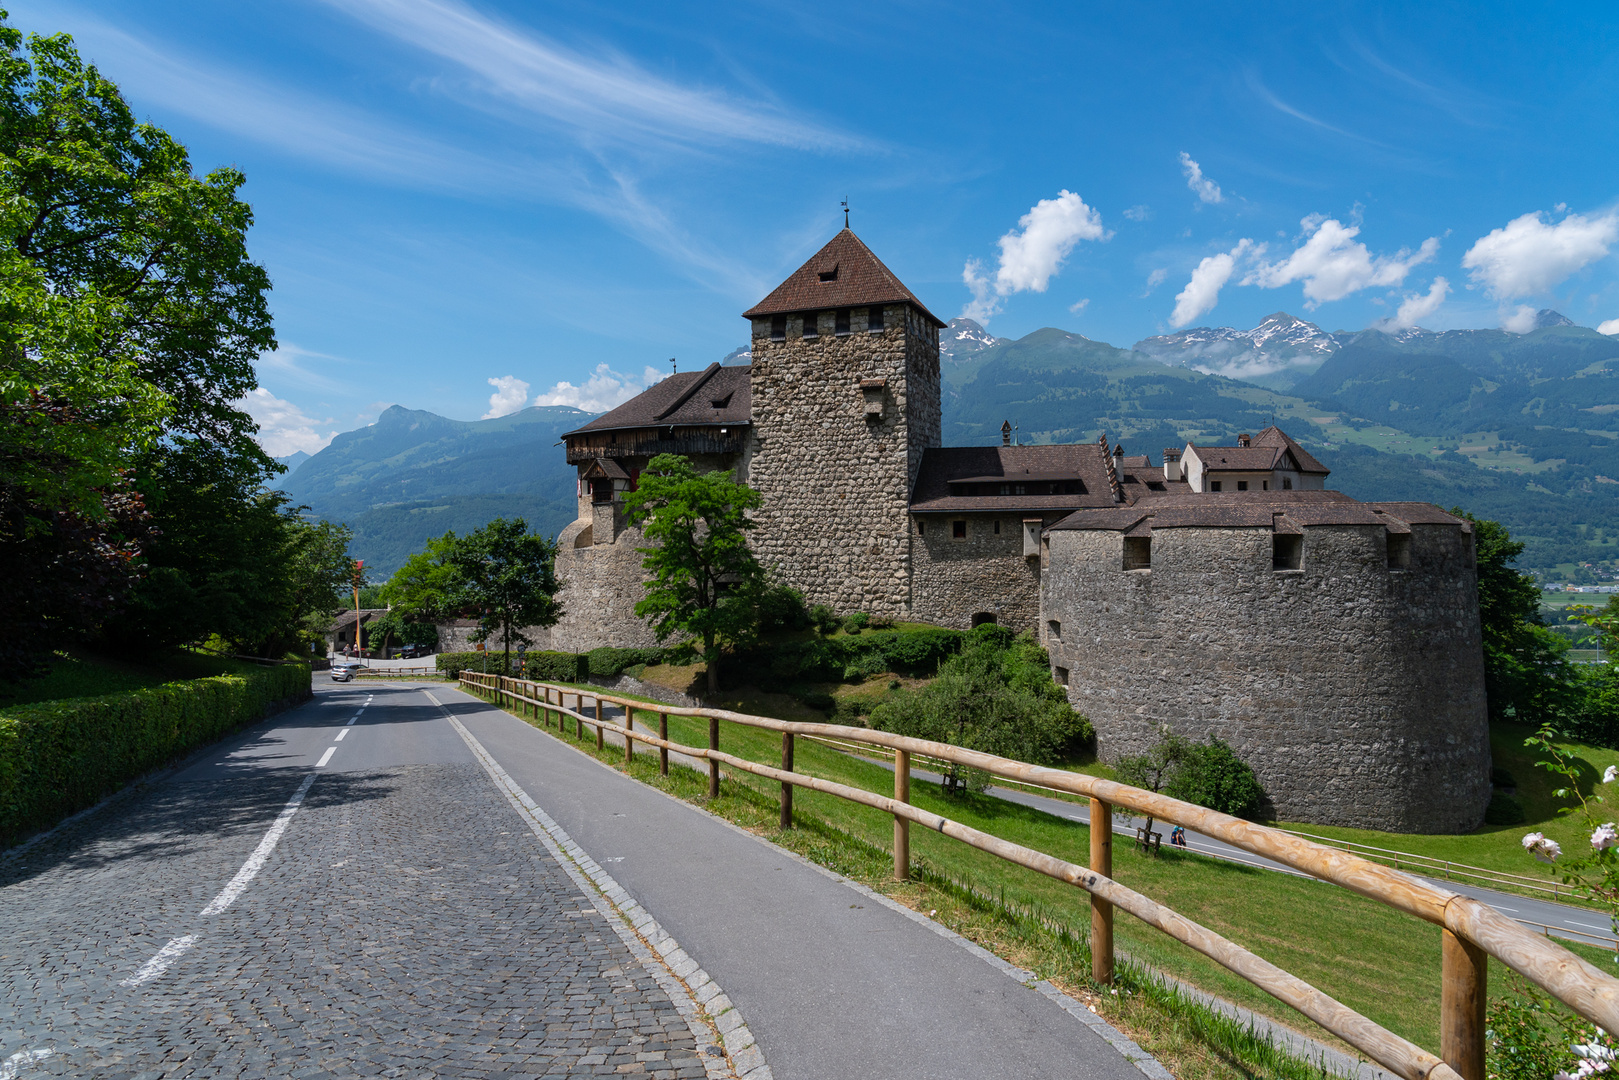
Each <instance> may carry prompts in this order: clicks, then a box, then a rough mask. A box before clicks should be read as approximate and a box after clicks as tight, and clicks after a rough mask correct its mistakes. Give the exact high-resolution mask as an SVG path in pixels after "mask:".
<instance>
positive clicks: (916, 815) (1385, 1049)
mask: <svg viewBox="0 0 1619 1080" xmlns="http://www.w3.org/2000/svg"><path fill="white" fill-rule="evenodd" d="M461 682H462V683H465V684H467V685H468V686H471V687H474V688H476V689H478V690H481V691H483V692H485V693H487V694H492V695H494V696H495V698H496V699H497V701H498V702H500V703H501V704H503V705H506V706H510V707H511V708H513V709H514V710H516V711H519V712H521V713H523V714H525V715H532V716H534V717H535V718H537V719H542V721H543V722H544V723H545V724H547V725H549V724H550V723H551V717H552V715H553V714H555V716H556V718H557V720H556V722H557V726H558V727H559V728H561V727H562V725H563V724H564V723H565V722H566V720H567V719H568V718H570V717H571V718H572V719H573V720H574V721H575V723H576V725H577V727H576V733H577V734H578V735H579V736H581V737H582V736H583V735H584V732H585V727H586V726H587V725H588V726H590V727H592V728H594V729H595V735H596V745H597V748H598V749H600V748H602V746H603V734H604V732H606V731H613V732H617V733H618V734H619V735H621V736H623V737H624V757H625V760H626V761H628V760H630V757H631V755H632V754H633V753H634V749H635V747H634V744H635V743H637V742H641V743H646V744H648V745H649V746H654V747H656V748H657V750H658V758H659V769H660V771H662V772H663V773H665V774H667V773H668V771H669V753H670V751H671V750H672V751H674V752H675V753H677V754H684V755H686V756H687V757H689V758H694V759H699V760H706V761H707V762H708V791H709V794H710V795H718V794H719V788H720V771H719V770H720V766H721V765H725V766H727V767H729V768H732V769H736V770H738V771H740V772H748V773H753V774H754V775H755V776H762V777H766V778H767V779H770V780H776V781H779V782H780V783H781V823H782V826H783V827H784V828H786V827H788V826H790V825H791V824H792V789H793V788H794V787H795V786H796V787H805V788H810V789H812V790H814V791H822V792H826V793H827V794H829V795H836V796H838V797H839V798H843V799H848V800H849V801H851V802H857V803H860V804H862V805H865V806H870V807H874V808H875V809H878V810H881V811H883V812H884V813H887V814H891V815H893V818H894V876H895V877H896V878H900V879H902V880H903V879H904V878H906V877H908V876H909V872H910V871H909V868H910V832H909V828H910V825H911V824H912V823H913V822H914V823H916V824H918V825H921V826H923V827H925V828H928V829H932V830H934V831H935V832H939V833H942V834H943V835H945V836H949V837H951V838H953V839H956V840H959V841H961V842H962V843H964V844H967V845H969V846H971V847H975V848H978V849H979V850H981V851H987V852H989V853H990V854H992V855H995V856H997V857H999V858H1002V859H1005V860H1007V861H1008V862H1012V863H1016V864H1018V865H1019V866H1025V867H1028V868H1029V869H1031V870H1036V871H1038V872H1040V873H1042V874H1046V875H1048V876H1050V877H1053V878H1056V879H1057V880H1059V881H1066V882H1068V883H1069V884H1072V885H1077V886H1078V887H1079V888H1081V889H1084V890H1085V891H1086V892H1087V893H1089V894H1090V903H1091V966H1092V972H1091V973H1092V975H1093V977H1094V978H1095V979H1096V980H1097V981H1098V982H1101V983H1107V982H1111V981H1112V979H1113V909H1114V908H1121V909H1123V910H1124V911H1126V912H1128V913H1129V914H1131V915H1134V916H1135V917H1136V918H1138V919H1140V920H1141V921H1142V922H1144V923H1146V924H1147V925H1148V926H1151V927H1153V928H1155V929H1157V930H1161V931H1162V932H1164V933H1165V934H1168V935H1169V936H1170V937H1172V938H1174V939H1175V940H1177V941H1180V942H1182V943H1184V944H1186V945H1189V946H1190V947H1192V948H1193V949H1196V950H1197V951H1198V952H1200V953H1202V954H1203V955H1205V956H1207V957H1209V958H1210V959H1213V960H1215V961H1216V962H1218V963H1220V964H1221V965H1223V966H1225V967H1226V968H1229V969H1230V970H1231V971H1234V972H1236V973H1237V974H1238V975H1240V976H1242V977H1243V978H1245V979H1247V980H1248V981H1249V982H1251V983H1253V984H1254V985H1255V986H1257V987H1259V988H1260V989H1261V990H1264V991H1265V992H1266V993H1268V994H1270V995H1271V996H1273V997H1275V998H1276V999H1277V1000H1279V1001H1282V1002H1284V1003H1286V1004H1287V1005H1290V1006H1292V1007H1293V1008H1295V1009H1297V1010H1298V1011H1299V1012H1301V1013H1303V1014H1304V1015H1305V1016H1308V1017H1309V1018H1310V1019H1311V1020H1314V1021H1315V1022H1316V1023H1317V1024H1320V1025H1321V1026H1322V1027H1323V1028H1325V1029H1326V1030H1328V1031H1330V1032H1332V1033H1333V1034H1334V1035H1336V1036H1338V1037H1339V1038H1341V1039H1343V1040H1344V1041H1345V1042H1347V1043H1348V1044H1349V1045H1351V1046H1353V1047H1355V1048H1356V1049H1357V1050H1360V1051H1361V1052H1362V1053H1364V1054H1365V1055H1366V1056H1367V1057H1368V1058H1369V1059H1370V1060H1372V1061H1374V1062H1376V1063H1377V1064H1379V1065H1381V1066H1382V1067H1383V1068H1385V1069H1387V1070H1388V1071H1390V1072H1392V1073H1394V1074H1395V1075H1397V1076H1400V1077H1403V1078H1404V1080H1429V1078H1431V1080H1456V1078H1459V1080H1485V1077H1484V1006H1485V975H1486V970H1487V966H1486V957H1487V956H1493V957H1495V958H1496V959H1497V960H1499V961H1501V962H1502V963H1503V964H1505V965H1507V966H1508V967H1509V968H1512V969H1513V970H1514V971H1516V972H1518V973H1519V974H1521V975H1523V976H1524V977H1525V978H1527V979H1528V980H1529V981H1531V982H1533V983H1534V984H1536V985H1537V986H1539V987H1541V988H1542V989H1543V990H1545V991H1546V992H1547V993H1549V994H1551V995H1552V996H1553V997H1555V998H1557V999H1558V1000H1559V1001H1561V1002H1562V1003H1563V1004H1565V1005H1567V1006H1568V1007H1569V1008H1570V1009H1572V1010H1573V1011H1574V1012H1576V1013H1578V1014H1579V1015H1580V1016H1582V1017H1584V1018H1585V1019H1587V1020H1589V1021H1591V1022H1592V1023H1594V1024H1597V1025H1599V1026H1600V1027H1602V1028H1603V1029H1604V1030H1606V1031H1619V980H1615V979H1614V978H1612V977H1610V976H1608V975H1605V974H1604V973H1602V972H1601V971H1599V970H1597V968H1595V967H1593V966H1592V965H1591V964H1589V963H1587V962H1586V961H1584V960H1582V959H1581V958H1579V957H1578V956H1575V955H1574V954H1573V953H1571V952H1569V951H1568V950H1567V949H1564V948H1562V947H1561V946H1559V945H1556V944H1554V943H1553V942H1552V941H1551V940H1550V939H1549V938H1546V937H1542V936H1541V935H1539V934H1536V933H1534V932H1532V931H1530V930H1526V929H1525V928H1523V927H1522V926H1519V925H1518V924H1517V923H1515V922H1513V921H1512V920H1511V919H1509V918H1507V917H1506V916H1505V915H1502V914H1500V913H1499V912H1497V911H1496V910H1495V909H1494V908H1492V907H1490V906H1489V905H1487V904H1484V903H1481V902H1479V901H1477V900H1474V899H1471V898H1470V897H1466V896H1461V895H1459V894H1457V893H1453V892H1451V891H1450V890H1448V889H1443V888H1440V887H1438V886H1436V885H1432V884H1429V883H1427V882H1425V881H1421V880H1419V879H1417V878H1414V877H1411V876H1409V875H1407V874H1405V873H1402V872H1400V871H1398V870H1394V869H1392V868H1390V867H1387V866H1382V865H1379V864H1378V863H1374V862H1370V861H1368V860H1366V859H1363V858H1360V857H1359V856H1357V855H1354V854H1351V853H1349V852H1346V851H1341V850H1337V849H1334V848H1330V847H1326V846H1324V845H1321V844H1316V843H1313V842H1311V841H1309V840H1306V839H1304V838H1302V837H1299V836H1294V835H1292V834H1289V833H1285V832H1282V831H1280V830H1278V829H1272V828H1268V827H1266V826H1264V825H1256V824H1254V823H1253V822H1251V821H1244V820H1242V819H1241V818H1234V817H1230V816H1228V815H1226V814H1219V813H1216V812H1214V811H1213V810H1207V809H1204V808H1203V807H1201V806H1194V805H1192V804H1191V803H1184V802H1180V801H1179V800H1176V799H1171V798H1168V797H1166V796H1163V795H1158V794H1155V793H1153V792H1150V791H1143V790H1142V789H1140V788H1133V787H1128V786H1126V785H1124V784H1117V783H1114V782H1113V781H1110V780H1101V779H1098V778H1096V777H1093V776H1085V775H1082V774H1078V773H1070V772H1064V771H1061V770H1058V769H1048V768H1042V767H1040V766H1038V765H1029V764H1025V763H1024V762H1021V761H1012V760H1009V759H1007V758H1001V757H996V756H994V755H992V754H983V753H979V752H977V751H974V750H964V749H962V748H961V747H958V746H950V745H948V744H946V743H937V742H929V741H927V740H924V739H911V738H906V737H904V736H900V735H891V734H888V733H886V732H881V731H871V730H868V729H865V728H854V727H846V726H843V725H840V724H806V723H795V722H791V721H786V720H775V719H771V718H769V717H763V716H749V715H746V714H744V713H734V712H729V711H727V710H723V709H699V708H680V707H676V706H671V705H662V704H653V703H648V702H644V701H634V700H631V699H629V698H622V697H616V696H614V695H611V694H601V693H596V692H594V691H586V690H581V689H579V688H576V687H568V686H559V685H554V684H549V683H537V682H529V681H527V680H520V679H511V678H503V677H500V676H496V675H480V674H478V673H476V672H462V673H461ZM568 698H573V699H574V706H575V707H574V708H572V709H570V708H568V707H567V699H568ZM587 699H589V700H592V701H594V702H595V703H596V712H597V713H598V714H600V713H602V711H603V710H602V706H603V705H604V704H611V705H616V706H619V707H620V708H622V709H624V710H625V712H624V716H625V720H626V723H625V724H616V723H613V722H611V721H609V720H607V719H605V717H601V716H599V715H598V716H587V715H585V713H584V705H585V701H586V700H587ZM634 709H639V710H641V711H643V712H652V713H657V714H658V734H657V735H656V736H653V735H650V734H648V733H646V732H643V731H636V730H634V729H633V725H632V724H630V723H629V718H630V717H631V716H632V715H633V713H632V712H631V710H634ZM670 716H691V717H701V718H706V719H707V720H708V745H707V746H706V747H692V746H685V745H682V744H680V743H675V742H671V741H670V740H669V717H670ZM721 720H726V721H729V722H731V723H734V724H741V725H743V726H746V727H754V728H761V729H764V730H767V731H777V732H780V733H781V738H782V753H781V757H782V764H781V768H779V769H778V768H774V767H772V766H769V765H761V764H758V763H757V762H753V761H747V760H745V759H743V758H739V757H735V756H733V755H731V754H727V753H724V752H723V751H721V750H720V721H721ZM796 735H805V736H816V737H820V738H834V739H842V740H846V741H848V742H853V743H859V744H863V745H867V746H877V747H883V748H886V749H888V750H891V751H893V754H894V795H893V797H892V798H888V797H886V796H883V795H878V794H875V793H873V792H870V791H865V790H863V789H860V788H853V787H849V786H847V785H845V784H838V783H834V782H832V781H830V780H822V779H819V778H817V777H814V776H810V775H808V774H805V773H801V772H795V771H794V770H793V739H794V736H796ZM913 754H921V755H926V756H928V757H932V758H936V759H939V760H942V761H953V762H957V763H959V764H962V765H967V766H971V767H972V768H976V769H982V770H984V771H985V772H987V773H989V774H991V775H992V776H997V777H1002V778H1004V779H1008V780H1017V781H1022V782H1024V783H1031V784H1037V785H1039V786H1042V787H1047V788H1053V789H1056V790H1058V791H1066V792H1071V793H1073V794H1075V795H1082V796H1086V797H1088V798H1089V799H1090V805H1091V818H1090V820H1091V829H1090V835H1091V844H1090V865H1088V866H1080V865H1078V864H1076V863H1071V862H1067V861H1065V860H1063V859H1059V858H1057V857H1056V856H1053V855H1047V854H1045V853H1043V852H1040V851H1035V850H1033V849H1031V848H1026V847H1023V846H1021V845H1019V844H1013V843H1010V842H1008V841H1006V840H1002V839H1000V838H999V837H996V836H991V835H990V834H988V833H984V832H980V831H979V830H977V829H974V828H971V827H970V826H967V825H963V824H961V823H960V822H956V821H951V820H950V819H949V818H944V817H940V816H939V815H938V814H934V813H930V812H929V811H926V810H921V809H918V808H917V807H915V806H912V805H910V761H911V755H913ZM1115 806H1120V807H1124V808H1126V809H1129V810H1132V811H1134V812H1135V813H1138V814H1143V815H1148V816H1151V817H1153V818H1155V819H1157V820H1159V821H1166V822H1170V823H1172V824H1176V825H1181V826H1184V827H1185V828H1188V829H1191V830H1193V831H1194V832H1199V833H1202V834H1203V835H1204V836H1209V837H1213V838H1214V839H1217V840H1223V841H1225V842H1226V843H1228V844H1231V845H1232V846H1234V847H1238V848H1242V849H1243V850H1245V851H1249V852H1252V853H1253V854H1255V855H1259V856H1262V857H1264V858H1267V859H1271V860H1273V861H1275V862H1278V863H1281V864H1282V865H1284V866H1290V867H1292V868H1294V869H1296V870H1299V871H1302V872H1304V873H1306V874H1309V875H1311V876H1313V877H1316V878H1320V879H1321V880H1322V881H1327V882H1331V883H1332V884H1335V885H1341V886H1342V887H1344V888H1346V889H1348V890H1350V891H1351V892H1355V893H1359V894H1360V895H1361V896H1365V897H1368V898H1369V899H1372V900H1376V901H1377V902H1379V903H1382V904H1386V905H1388V906H1389V907H1392V908H1395V909H1397V910H1400V911H1404V912H1406V913H1408V914H1411V915H1415V916H1417V917H1418V918H1420V919H1426V920H1427V921H1428V922H1431V923H1434V924H1435V925H1437V926H1438V927H1440V939H1441V946H1440V947H1441V965H1442V975H1441V989H1440V1010H1441V1011H1440V1044H1441V1045H1440V1052H1441V1056H1440V1057H1435V1056H1434V1055H1433V1054H1431V1053H1429V1052H1428V1051H1426V1050H1424V1049H1422V1048H1421V1047H1420V1046H1417V1045H1416V1044H1414V1043H1411V1042H1409V1041H1407V1040H1406V1039H1404V1038H1401V1037H1400V1036H1399V1035H1396V1034H1394V1033H1393V1032H1391V1031H1388V1030H1386V1029H1384V1028H1382V1027H1380V1026H1378V1025H1377V1024H1376V1023H1373V1022H1372V1021H1371V1020H1368V1019H1367V1018H1366V1017H1364V1016H1362V1015H1360V1014H1359V1013H1357V1012H1355V1011H1354V1010H1353V1009H1351V1008H1349V1007H1348V1006H1347V1005H1344V1004H1343V1003H1341V1002H1339V1001H1336V1000H1334V999H1333V998H1331V997H1329V996H1328V995H1326V994H1324V993H1322V992H1321V991H1320V990H1317V989H1316V988H1315V987H1313V986H1311V985H1310V984H1309V983H1306V982H1304V981H1303V980H1302V979H1298V978H1295V977H1294V976H1292V975H1290V974H1288V973H1287V972H1286V971H1283V970H1282V969H1281V968H1278V967H1277V966H1276V965H1274V964H1272V963H1270V962H1269V961H1267V960H1264V959H1261V958H1260V957H1258V956H1255V955H1254V954H1253V953H1251V952H1249V951H1248V950H1246V949H1244V948H1242V946H1240V945H1237V944H1236V943H1235V942H1232V941H1228V940H1227V939H1225V938H1223V937H1221V936H1220V935H1219V934H1216V933H1215V932H1214V931H1212V930H1209V929H1208V928H1206V927H1203V926H1199V925H1198V924H1197V923H1195V922H1192V921H1191V920H1190V919H1187V918H1185V917H1184V916H1182V915H1180V914H1178V913H1176V912H1174V911H1171V910H1170V909H1169V908H1166V907H1164V906H1163V905H1161V904H1158V903H1155V902H1154V901H1153V900H1151V899H1149V898H1148V897H1146V896H1143V895H1142V894H1140V893H1138V892H1136V891H1134V890H1133V889H1129V888H1126V887H1125V886H1123V885H1121V884H1119V883H1118V882H1117V881H1114V880H1113V879H1112V877H1111V874H1112V869H1113V867H1112V863H1113V857H1112V845H1113V830H1112V828H1111V823H1112V813H1113V807H1115Z"/></svg>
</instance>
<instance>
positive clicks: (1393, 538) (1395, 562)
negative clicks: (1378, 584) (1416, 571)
mask: <svg viewBox="0 0 1619 1080" xmlns="http://www.w3.org/2000/svg"><path fill="white" fill-rule="evenodd" d="M1388 552H1389V569H1390V570H1409V569H1411V534H1410V533H1389V547H1388Z"/></svg>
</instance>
